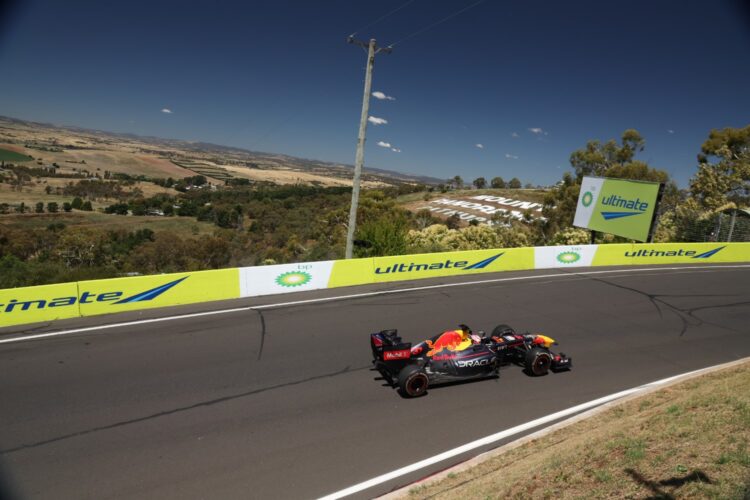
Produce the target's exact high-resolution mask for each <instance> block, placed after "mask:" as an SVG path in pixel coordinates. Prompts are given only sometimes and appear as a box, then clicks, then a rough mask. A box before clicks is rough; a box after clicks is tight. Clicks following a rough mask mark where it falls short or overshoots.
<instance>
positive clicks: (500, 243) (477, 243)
mask: <svg viewBox="0 0 750 500" xmlns="http://www.w3.org/2000/svg"><path fill="white" fill-rule="evenodd" d="M406 244H407V252H408V253H428V252H450V251H457V250H481V249H486V248H513V247H522V246H528V245H529V238H528V236H527V234H526V233H525V232H524V231H517V230H515V229H513V228H511V227H507V226H488V225H479V226H471V225H470V226H468V227H463V228H459V229H450V228H448V226H446V225H444V224H433V225H432V226H429V227H427V228H425V229H422V230H411V231H409V233H408V234H407V236H406Z"/></svg>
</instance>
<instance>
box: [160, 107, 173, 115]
mask: <svg viewBox="0 0 750 500" xmlns="http://www.w3.org/2000/svg"><path fill="white" fill-rule="evenodd" d="M161 112H162V113H166V114H168V115H171V114H172V110H171V109H169V108H163V109H162V110H161Z"/></svg>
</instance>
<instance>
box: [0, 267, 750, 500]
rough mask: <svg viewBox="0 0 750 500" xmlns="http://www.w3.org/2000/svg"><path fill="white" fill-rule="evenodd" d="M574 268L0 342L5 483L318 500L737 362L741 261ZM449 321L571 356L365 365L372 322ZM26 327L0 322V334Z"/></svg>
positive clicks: (105, 492) (743, 351) (744, 349)
mask: <svg viewBox="0 0 750 500" xmlns="http://www.w3.org/2000/svg"><path fill="white" fill-rule="evenodd" d="M675 267H678V266H675ZM580 271H595V272H597V274H588V275H576V274H574V273H573V272H572V271H567V272H563V271H554V270H548V271H533V272H518V273H502V274H494V275H480V276H471V277H463V278H454V279H451V280H448V279H443V280H420V281H417V282H410V283H400V284H390V285H385V286H379V287H378V286H372V287H358V288H352V289H337V290H326V291H321V292H315V293H305V294H293V295H289V296H275V297H265V298H262V299H252V300H251V299H244V300H239V301H232V302H226V303H222V304H214V305H203V306H199V307H190V308H181V309H177V311H178V312H180V313H184V312H190V311H195V310H208V309H211V308H212V307H213V308H214V309H216V308H222V307H223V308H236V307H243V306H248V305H258V304H266V305H268V304H273V303H279V302H286V301H290V300H301V299H310V298H316V297H326V296H328V297H330V296H340V295H345V294H347V293H361V292H365V291H373V290H394V289H400V288H410V287H424V286H426V285H436V284H443V283H450V282H454V283H455V282H461V281H464V282H467V281H471V280H488V279H496V280H505V281H495V282H490V283H482V284H464V285H462V286H451V287H441V288H432V289H422V290H416V291H411V292H404V293H394V294H386V295H376V296H367V297H359V298H351V299H346V300H334V301H329V302H319V303H312V304H302V305H292V306H283V307H276V308H266V309H263V310H249V309H244V310H240V311H235V312H230V313H225V314H217V315H206V316H200V317H193V318H185V319H175V320H171V321H164V322H158V323H147V324H140V325H133V326H129V327H118V328H112V329H108V330H103V331H100V332H97V331H93V332H84V333H76V334H71V335H67V336H60V337H54V338H48V339H39V340H28V341H22V342H14V343H7V344H0V381H1V382H0V402H1V404H0V423H1V425H0V473H1V474H2V480H1V482H2V486H1V487H0V488H1V489H0V497H3V498H4V497H5V496H6V495H13V496H16V497H19V498H97V499H105V498H139V499H142V498H154V499H156V498H158V499H165V498H180V499H184V498H314V497H319V496H322V495H326V494H329V493H332V492H336V491H339V490H342V489H344V488H346V487H348V486H351V485H353V484H356V483H360V482H362V481H365V480H368V479H370V478H373V477H375V476H379V475H381V474H384V473H387V472H390V471H392V470H395V469H398V468H400V467H403V466H405V465H409V464H411V463H414V462H417V461H419V460H422V459H425V458H427V457H430V456H433V455H436V454H438V453H441V452H443V451H446V450H448V449H451V448H454V447H457V446H460V445H462V444H465V443H467V442H469V441H472V440H475V439H478V438H481V437H484V436H487V435H489V434H493V433H495V432H498V431H500V430H503V429H506V428H509V427H513V426H515V425H518V424H521V423H524V422H526V421H529V420H532V419H535V418H538V417H542V416H545V415H547V414H550V413H553V412H555V411H559V410H562V409H565V408H568V407H571V406H574V405H576V404H579V403H583V402H586V401H590V400H592V399H596V398H598V397H600V396H604V395H608V394H611V393H613V392H617V391H620V390H623V389H628V388H631V387H635V386H638V385H640V384H644V383H647V382H651V381H654V380H657V379H661V378H664V377H668V376H671V375H676V374H680V373H684V372H687V371H691V370H695V369H698V368H703V367H707V366H711V365H714V364H718V363H722V362H725V361H731V360H735V359H739V358H742V357H745V356H750V285H748V283H750V267H743V266H734V267H722V266H716V267H702V268H686V267H683V268H682V269H678V270H673V269H672V270H670V269H659V268H653V269H648V270H642V271H636V272H633V270H632V269H627V270H626V269H623V270H614V269H609V270H606V272H602V271H603V270H602V269H601V268H597V269H583V270H580ZM580 271H579V272H580ZM558 274H564V276H555V275H558ZM507 278H521V279H517V280H512V281H507V280H506V279H507ZM174 311H175V310H174V309H173V310H160V311H151V312H149V313H147V314H142V315H140V316H139V315H134V314H132V313H131V314H130V315H120V316H107V317H98V318H94V319H86V320H76V321H72V320H71V321H67V322H60V323H56V324H54V325H48V326H38V327H36V328H34V332H30V333H39V332H43V331H52V330H55V329H61V328H68V327H76V326H91V325H97V324H107V323H116V322H119V321H125V320H132V319H134V318H136V317H156V316H159V315H161V316H166V315H168V314H175V312H174ZM459 323H467V324H469V325H470V326H471V327H472V328H474V329H475V330H479V329H483V330H491V329H492V328H493V327H494V326H495V325H496V324H498V323H508V324H510V325H512V326H514V327H515V328H516V329H517V330H520V331H525V330H528V331H531V332H543V333H545V334H547V335H550V336H552V337H554V338H555V339H557V340H558V341H559V342H560V344H561V345H560V348H559V349H560V350H562V351H564V352H565V353H567V354H569V355H571V356H572V357H573V360H574V369H573V371H571V372H568V373H559V374H550V375H548V376H545V377H539V378H531V377H528V376H526V375H525V374H524V373H523V372H522V371H521V369H520V368H517V367H510V368H507V369H504V370H503V371H502V372H501V376H500V378H499V379H497V380H485V381H479V382H472V383H464V384H458V385H451V386H445V387H439V388H433V389H431V390H430V391H429V393H428V394H427V396H425V397H422V398H418V399H411V400H407V399H403V398H401V397H400V396H399V395H398V394H397V392H396V391H395V390H393V389H391V388H389V387H386V386H384V385H383V381H382V380H378V379H377V373H376V372H374V371H372V370H371V363H370V360H371V355H370V350H369V345H368V333H370V332H374V331H378V330H381V329H384V328H398V329H399V332H400V334H401V335H402V336H403V337H404V338H405V339H407V340H414V341H419V340H422V339H423V338H425V337H427V336H430V335H433V334H435V333H437V332H439V331H442V330H445V329H448V328H452V327H455V326H456V325H457V324H459ZM22 330H24V328H23V327H16V328H14V329H0V339H3V338H9V337H13V336H17V335H18V334H19V333H20V332H21V331H22ZM535 430H537V429H535ZM498 444H502V443H498ZM482 451H485V450H477V451H475V452H474V453H473V454H478V453H480V452H482ZM467 458H469V456H466V455H464V456H460V457H456V458H455V459H452V460H449V461H446V462H442V463H440V464H437V465H435V466H434V467H432V468H429V469H425V470H421V471H419V472H417V473H414V474H411V475H408V476H405V477H401V478H399V479H397V480H395V481H390V482H388V483H385V484H381V485H379V486H377V487H374V488H372V489H369V490H366V491H363V492H361V493H359V494H357V495H355V496H356V497H359V498H365V497H372V496H376V495H379V494H383V493H386V492H388V491H390V490H392V489H394V488H396V487H399V486H403V485H404V484H408V483H410V482H412V481H414V480H417V479H419V478H421V477H424V476H427V475H429V474H432V473H434V472H435V471H437V470H441V469H444V468H445V467H448V466H450V465H453V464H455V463H458V462H461V461H463V460H466V459H467Z"/></svg>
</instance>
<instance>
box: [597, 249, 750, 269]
mask: <svg viewBox="0 0 750 500" xmlns="http://www.w3.org/2000/svg"><path fill="white" fill-rule="evenodd" d="M747 261H750V243H656V244H649V243H636V244H617V245H599V248H597V250H596V255H595V256H594V261H593V263H592V265H594V266H622V265H642V264H701V263H710V262H747Z"/></svg>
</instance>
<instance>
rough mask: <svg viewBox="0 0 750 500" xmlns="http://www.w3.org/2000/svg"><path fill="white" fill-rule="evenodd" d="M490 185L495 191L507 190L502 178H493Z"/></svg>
mask: <svg viewBox="0 0 750 500" xmlns="http://www.w3.org/2000/svg"><path fill="white" fill-rule="evenodd" d="M490 185H491V186H492V187H493V188H494V189H505V187H506V185H505V181H504V180H503V178H502V177H493V178H492V181H490Z"/></svg>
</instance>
